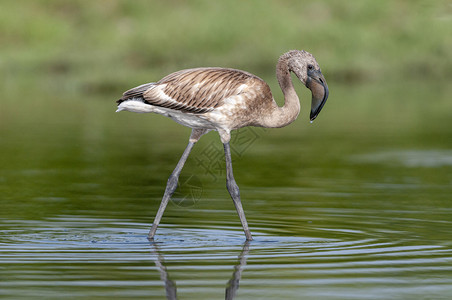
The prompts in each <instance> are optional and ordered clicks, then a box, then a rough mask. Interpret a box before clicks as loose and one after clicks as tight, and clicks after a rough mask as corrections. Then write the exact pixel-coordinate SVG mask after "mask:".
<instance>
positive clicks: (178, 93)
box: [116, 50, 328, 240]
mask: <svg viewBox="0 0 452 300" xmlns="http://www.w3.org/2000/svg"><path fill="white" fill-rule="evenodd" d="M290 72H293V73H294V74H295V75H296V76H297V77H298V79H299V80H300V81H301V82H302V83H303V84H304V85H305V86H306V87H307V88H309V89H310V90H311V93H312V102H311V114H310V119H311V122H312V121H313V120H314V119H315V118H316V117H317V115H318V114H319V113H320V110H321V109H322V107H323V106H324V105H325V102H326V100H327V98H328V85H327V84H326V81H325V78H324V77H323V75H322V72H321V71H320V67H319V65H318V63H317V61H316V60H315V58H314V56H313V55H312V54H310V53H308V52H306V51H304V50H302V51H299V50H291V51H289V52H287V53H285V54H283V55H282V56H281V57H280V58H279V60H278V64H277V65H276V77H277V78H278V83H279V86H280V87H281V90H282V92H283V94H284V99H285V103H284V105H283V106H282V107H279V106H278V105H277V104H276V102H275V100H274V98H273V96H272V93H271V91H270V88H269V86H268V85H267V83H265V81H263V80H262V79H260V78H259V77H257V76H255V75H253V74H250V73H248V72H245V71H241V70H235V69H227V68H196V69H187V70H181V71H178V72H175V73H172V74H169V75H168V76H166V77H164V78H162V79H161V80H159V81H157V82H151V83H146V84H143V85H140V86H138V87H135V88H133V89H130V90H128V91H126V92H125V93H124V94H123V96H122V97H121V99H119V100H118V101H117V104H118V109H117V110H116V111H117V112H119V111H122V110H126V111H130V112H136V113H157V114H161V115H164V116H166V117H169V118H171V119H173V120H174V121H176V122H177V123H179V124H181V125H184V126H187V127H190V128H192V132H191V135H190V139H189V142H188V145H187V148H186V149H185V151H184V153H183V154H182V157H181V158H180V160H179V162H178V164H177V166H176V168H175V169H174V171H173V173H172V174H171V175H170V177H169V179H168V183H167V185H166V189H165V193H164V195H163V199H162V202H161V203H160V207H159V209H158V211H157V215H156V217H155V220H154V223H153V224H152V227H151V229H150V231H149V235H148V238H149V239H153V238H154V235H155V232H156V230H157V227H158V225H159V223H160V220H161V218H162V215H163V212H164V211H165V208H166V206H167V204H168V201H169V199H170V198H171V196H172V195H173V193H174V191H175V190H176V187H177V183H178V179H179V174H180V173H181V170H182V168H183V166H184V164H185V162H186V160H187V158H188V155H189V154H190V152H191V150H192V148H193V146H194V144H195V143H196V142H197V141H198V140H199V139H200V138H201V136H202V135H204V134H206V133H207V132H209V131H211V130H216V131H218V133H219V135H220V139H221V142H222V143H223V147H224V153H225V158H226V187H227V189H228V191H229V194H230V195H231V198H232V200H233V202H234V205H235V208H236V210H237V213H238V215H239V218H240V222H241V223H242V226H243V230H244V232H245V236H246V239H247V240H252V239H253V238H252V236H251V232H250V230H249V228H248V223H247V221H246V218H245V213H244V211H243V208H242V203H241V200H240V192H239V187H238V185H237V183H236V182H235V179H234V175H233V172H232V163H231V149H230V146H229V141H230V139H231V130H234V129H239V128H242V127H245V126H259V127H269V128H279V127H284V126H286V125H288V124H290V123H292V122H293V121H294V120H295V119H296V118H297V116H298V114H299V112H300V102H299V99H298V96H297V94H296V92H295V89H294V87H293V83H292V79H291V76H290Z"/></svg>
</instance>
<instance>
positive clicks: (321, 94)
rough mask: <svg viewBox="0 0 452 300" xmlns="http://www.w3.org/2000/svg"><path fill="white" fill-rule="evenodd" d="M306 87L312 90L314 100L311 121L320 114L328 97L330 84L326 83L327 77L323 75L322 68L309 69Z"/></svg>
mask: <svg viewBox="0 0 452 300" xmlns="http://www.w3.org/2000/svg"><path fill="white" fill-rule="evenodd" d="M306 87H308V88H309V89H310V90H311V93H312V102H311V116H310V119H311V122H312V121H314V119H315V118H317V116H318V115H319V113H320V111H321V110H322V108H323V106H324V105H325V102H326V100H327V99H328V94H329V90H328V85H327V84H326V80H325V77H323V74H322V72H320V70H312V71H311V70H308V79H307V80H306Z"/></svg>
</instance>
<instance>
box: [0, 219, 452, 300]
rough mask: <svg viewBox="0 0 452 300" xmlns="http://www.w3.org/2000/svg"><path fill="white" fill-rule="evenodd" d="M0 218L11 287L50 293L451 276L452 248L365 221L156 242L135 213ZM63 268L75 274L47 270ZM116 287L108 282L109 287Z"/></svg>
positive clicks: (419, 281)
mask: <svg viewBox="0 0 452 300" xmlns="http://www.w3.org/2000/svg"><path fill="white" fill-rule="evenodd" d="M1 226H2V229H5V230H4V231H3V232H4V234H3V241H2V244H1V246H2V247H1V259H0V262H1V263H2V264H5V265H8V266H9V269H10V270H11V269H12V270H13V271H10V273H9V277H8V280H7V281H5V282H4V283H2V284H0V286H1V287H3V288H4V290H5V291H7V292H8V291H10V294H14V291H12V290H13V289H14V288H15V287H16V288H22V287H24V286H34V285H36V284H39V285H40V287H41V289H44V290H45V289H46V287H47V288H48V291H47V292H46V293H47V294H45V295H55V293H57V292H55V286H59V287H60V289H61V288H62V289H63V290H64V289H71V288H74V289H77V291H79V292H80V293H81V294H83V295H95V294H96V293H97V290H94V289H93V287H94V286H102V285H105V284H106V283H105V277H108V278H110V277H111V276H113V278H117V279H111V280H110V283H109V284H108V285H110V286H114V287H115V288H116V289H118V288H120V289H124V290H130V291H131V292H132V293H137V291H140V290H141V291H143V290H142V289H143V288H145V289H146V292H147V293H148V294H146V295H149V293H150V294H151V295H157V296H158V295H160V296H161V292H163V291H166V295H167V297H168V298H169V299H175V297H173V298H171V297H170V296H171V295H173V296H174V295H176V294H179V296H180V297H181V296H182V295H183V296H184V297H189V298H190V297H191V298H196V297H201V298H204V299H209V298H212V297H213V296H212V295H215V294H217V296H218V293H217V292H214V294H212V287H215V286H219V287H221V286H222V287H223V288H222V289H223V291H224V289H225V288H226V293H229V294H231V293H232V294H235V293H239V294H240V295H241V296H243V297H245V298H247V299H248V298H260V299H281V298H286V299H297V297H298V296H299V295H300V293H303V294H304V295H306V296H310V297H324V298H330V299H353V298H359V299H389V298H394V297H393V296H394V295H405V296H406V295H416V293H420V292H423V293H425V290H426V289H427V288H428V286H435V287H436V290H435V291H434V292H432V293H431V295H434V294H435V293H443V294H444V293H445V292H447V291H448V289H449V290H450V288H448V286H449V287H450V286H451V285H452V279H450V278H449V277H446V276H444V274H445V273H447V272H451V271H452V264H451V262H452V253H451V251H450V249H448V248H446V247H442V246H438V245H428V244H407V241H406V240H403V239H398V240H397V239H396V240H387V239H384V238H383V236H384V235H381V236H378V235H376V234H375V232H367V231H366V230H353V232H350V230H349V229H347V228H344V229H341V228H335V229H334V232H336V233H340V234H337V235H332V236H337V237H338V238H321V237H296V236H281V235H278V234H272V232H269V233H268V228H267V227H266V228H265V229H264V228H254V229H253V233H254V237H255V240H254V241H252V242H250V243H245V242H244V237H243V232H242V231H241V230H239V229H238V228H236V227H234V228H231V227H225V226H223V227H209V228H203V229H200V228H181V227H180V226H176V225H165V224H164V225H162V226H161V227H160V228H159V232H158V236H157V237H156V239H155V242H152V243H151V242H149V241H148V240H147V238H146V235H147V227H148V224H142V223H136V222H133V221H124V220H115V219H97V218H87V217H83V216H80V217H67V216H62V217H60V218H53V219H49V220H46V221H40V222H38V221H36V222H23V221H19V220H18V221H4V222H2V225H1ZM318 229H319V232H320V231H321V230H320V228H318ZM262 232H266V233H262ZM99 265H101V266H102V268H101V269H99ZM11 266H13V267H11ZM14 266H16V267H14ZM24 266H25V267H24ZM43 266H44V267H43ZM41 268H42V269H41ZM62 269H65V270H66V271H65V272H66V273H68V274H69V275H64V276H69V277H64V276H63V277H61V276H62V275H59V274H60V273H59V271H58V272H56V273H55V272H54V273H52V272H49V270H62ZM99 272H101V273H99ZM105 272H108V276H107V275H106V274H105ZM66 273H64V274H66ZM98 273H99V274H102V275H99V276H96V274H98ZM93 274H94V275H93ZM419 274H421V276H419ZM150 275H152V276H151V277H149V276H150ZM78 276H79V277H80V276H81V277H80V278H78ZM435 276H436V277H435ZM24 278H26V279H24ZM171 278H176V279H171ZM435 278H436V279H437V280H435ZM228 280H229V281H228ZM239 282H240V290H239V291H238V288H239V284H238V283H239ZM162 285H163V286H164V287H165V288H163V287H162ZM176 285H177V289H176ZM150 287H152V288H151V289H150V290H149V288H150ZM52 293H53V294H52ZM111 293H113V292H112V291H111V290H108V289H107V288H106V289H105V290H104V291H103V296H107V297H108V296H109V295H110V296H112V295H113V294H111ZM159 293H160V294H159ZM219 293H220V294H221V293H222V292H221V290H220V291H219ZM73 295H74V296H77V295H78V294H76V293H75V294H73ZM143 295H144V294H143ZM168 295H170V296H168ZM357 295H359V297H357ZM157 296H156V297H157Z"/></svg>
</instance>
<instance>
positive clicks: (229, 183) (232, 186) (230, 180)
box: [223, 142, 253, 241]
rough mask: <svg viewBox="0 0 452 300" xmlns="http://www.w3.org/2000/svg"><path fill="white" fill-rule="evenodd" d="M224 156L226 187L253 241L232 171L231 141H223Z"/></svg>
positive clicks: (243, 225) (247, 234)
mask: <svg viewBox="0 0 452 300" xmlns="http://www.w3.org/2000/svg"><path fill="white" fill-rule="evenodd" d="M223 146H224V156H225V158H226V187H227V188H228V191H229V194H230V195H231V198H232V201H234V205H235V209H236V210H237V214H238V215H239V218H240V222H241V223H242V227H243V231H244V232H245V236H246V240H247V241H251V240H253V237H252V236H251V232H250V230H249V228H248V222H247V221H246V218H245V212H244V211H243V207H242V202H241V201H240V191H239V186H238V185H237V183H236V182H235V179H234V174H233V172H232V160H231V148H230V146H229V142H226V143H223Z"/></svg>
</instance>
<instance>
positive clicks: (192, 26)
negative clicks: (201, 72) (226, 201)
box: [0, 0, 452, 216]
mask: <svg viewBox="0 0 452 300" xmlns="http://www.w3.org/2000/svg"><path fill="white" fill-rule="evenodd" d="M0 44H1V47H0V73H1V74H2V79H1V81H0V91H1V100H0V101H1V102H0V105H1V106H0V133H1V135H0V147H1V148H0V149H1V151H2V155H1V156H0V163H1V171H2V173H3V175H2V176H1V177H0V184H1V186H0V187H1V189H2V195H3V200H2V201H4V202H5V207H9V208H10V211H8V210H7V209H5V210H3V212H4V213H12V214H13V215H15V214H19V215H22V214H23V213H25V212H26V211H27V209H26V208H27V207H28V208H29V210H30V212H31V213H32V214H33V215H36V214H38V215H39V214H42V215H43V216H44V215H47V214H48V211H45V209H52V208H51V207H52V205H46V206H45V209H44V210H42V208H41V209H40V210H38V211H37V210H36V207H41V206H42V205H41V204H40V203H39V202H36V201H35V200H33V199H35V198H36V197H37V198H39V197H41V196H42V197H55V198H56V199H59V198H60V197H62V196H61V195H66V196H67V195H68V194H69V195H72V196H74V195H77V193H81V194H83V193H88V192H89V193H91V194H93V195H98V194H99V193H100V190H99V189H102V194H103V193H107V195H108V194H111V195H112V196H113V195H123V196H126V195H129V193H130V191H129V190H127V189H126V190H125V191H122V192H121V191H120V190H119V186H122V185H124V184H132V185H136V186H135V188H136V195H142V197H143V198H147V197H148V196H149V193H150V192H151V193H152V192H153V191H154V190H151V191H146V190H145V191H143V190H141V189H142V188H143V189H146V187H148V186H149V180H150V179H149V174H150V173H152V174H155V175H152V176H151V177H155V178H154V179H152V180H151V186H153V187H155V194H152V195H153V196H155V197H156V198H157V199H158V198H159V197H160V195H161V189H162V188H163V186H164V185H165V182H166V178H167V176H168V174H169V173H170V172H171V170H172V168H173V166H174V164H175V162H176V161H177V159H178V157H179V156H180V153H181V152H182V149H183V148H184V147H185V144H186V142H187V139H188V135H189V130H188V129H186V128H185V129H183V128H182V127H181V126H180V125H178V124H176V123H174V122H173V121H171V120H168V119H166V118H164V117H161V116H157V115H137V114H132V113H121V114H115V113H114V111H115V100H116V99H118V98H119V97H120V95H121V94H122V92H123V91H125V90H127V89H129V88H131V87H134V86H137V85H139V84H142V83H145V82H151V81H156V80H158V79H160V78H161V77H163V76H164V75H166V74H168V73H170V72H173V71H176V70H179V69H183V68H190V67H199V66H223V67H232V68H238V69H244V70H246V71H249V72H252V73H255V74H256V75H258V76H260V77H261V78H263V79H264V80H266V81H267V82H268V83H269V85H270V86H271V88H272V91H273V94H274V96H275V98H276V99H277V101H278V103H280V104H282V103H283V99H282V94H281V91H280V89H279V86H278V84H277V81H276V78H275V70H274V69H275V65H276V62H277V59H278V57H279V56H280V55H281V54H282V53H284V52H286V51H288V50H290V49H305V50H307V51H309V52H311V53H313V54H314V55H315V56H316V58H317V61H318V62H319V63H320V65H321V67H322V71H323V73H324V75H325V77H326V79H327V81H328V84H329V87H330V91H331V93H330V98H329V100H328V103H327V105H326V106H325V108H324V110H323V111H322V113H321V114H320V117H319V119H318V120H316V122H315V123H314V124H313V125H309V124H308V122H307V114H308V111H309V109H308V107H309V102H310V100H309V99H310V93H309V91H307V89H305V88H304V87H303V86H302V85H301V84H295V85H296V87H297V89H298V92H299V95H300V97H301V102H302V112H301V114H300V117H299V120H297V121H296V122H294V123H293V124H291V125H290V126H288V127H286V128H284V129H278V130H269V131H267V132H266V133H265V138H262V139H259V141H258V142H257V144H256V145H255V146H253V147H252V148H250V149H249V150H248V151H246V152H245V153H244V154H243V156H244V158H246V159H243V160H241V161H240V162H239V167H237V171H236V173H237V174H236V176H239V177H241V178H240V181H241V182H243V184H245V185H246V184H250V185H252V186H254V187H259V186H263V185H265V184H268V181H269V179H267V178H266V177H265V176H263V178H259V177H257V178H256V179H254V180H253V178H252V177H253V176H252V175H248V172H247V171H246V170H247V169H249V168H252V167H254V166H256V165H259V166H260V167H261V168H263V169H262V170H261V171H262V174H265V172H267V171H269V170H271V169H272V168H273V166H272V164H269V165H267V166H266V165H265V164H262V163H261V160H265V159H268V157H270V156H274V155H275V153H276V151H278V152H279V153H280V155H281V156H283V155H285V154H286V153H291V154H292V155H294V156H296V157H297V162H299V163H300V166H299V168H304V169H305V170H307V172H308V171H310V169H309V166H312V167H313V168H314V167H315V166H316V165H323V166H325V167H328V168H331V169H332V168H334V165H335V162H337V161H338V160H339V161H340V160H344V159H348V158H347V157H348V156H349V155H352V154H361V153H367V152H372V151H381V150H393V149H415V150H416V149H418V150H419V149H420V150H423V149H427V150H428V149H439V150H442V149H449V147H450V145H451V144H452V142H451V141H452V129H451V126H449V124H450V119H451V117H452V101H451V97H450V94H451V93H452V85H451V84H450V82H451V78H452V51H451V50H452V5H451V3H450V1H370V0H369V1H227V2H223V1H221V2H220V1H189V2H188V1H2V2H1V10H0ZM203 140H206V141H203V142H202V143H204V144H203V145H204V146H201V147H200V149H198V150H196V149H195V152H194V153H195V154H193V155H196V151H198V154H199V152H201V150H202V148H203V147H205V145H207V144H208V143H209V142H211V141H215V142H217V141H218V137H217V136H216V135H215V134H214V133H211V134H209V135H207V136H206V137H205V138H203ZM257 154H260V155H261V156H259V157H257V156H256V155H257ZM253 158H254V160H253ZM191 164H192V165H191V167H190V162H189V163H188V167H187V168H192V169H191V170H192V171H193V172H194V173H196V172H199V168H198V170H197V169H196V168H195V165H196V162H194V161H192V162H191ZM275 164H276V165H277V167H276V169H277V170H275V168H274V169H273V170H272V172H279V173H280V174H281V177H280V178H281V179H280V180H281V182H282V183H287V184H288V185H290V184H291V182H290V179H286V180H289V182H285V181H284V179H283V178H287V177H288V176H286V175H288V174H289V175H290V174H294V173H296V172H298V171H297V170H296V169H298V167H297V168H295V169H294V168H293V165H292V164H290V162H287V161H284V160H283V159H279V160H278V161H277V162H275ZM128 166H135V167H137V166H140V167H142V169H140V171H139V172H141V173H139V174H136V173H137V170H136V169H133V170H132V169H130V170H128V169H127V167H128ZM193 168H195V169H193ZM266 168H267V169H266ZM311 171H312V170H311ZM61 172H66V173H65V174H63V175H62V173H61ZM279 173H278V174H279ZM240 174H246V175H242V176H241V175H240ZM204 175H205V174H204ZM200 176H203V175H202V174H201V175H200ZM254 176H257V175H256V174H255V175H254ZM289 177H290V176H289ZM447 180H448V179H447ZM77 182H78V184H79V185H76V186H74V184H77ZM207 182H208V184H209V185H213V187H215V183H214V182H213V183H212V182H209V181H207ZM272 183H274V184H275V185H277V184H280V182H278V181H277V182H274V181H272ZM292 184H297V183H292ZM99 185H102V188H99ZM217 186H218V187H220V186H221V187H223V183H222V182H221V185H220V184H219V183H217ZM149 189H151V188H150V187H149ZM226 195H227V194H226ZM46 199H48V198H46ZM157 199H156V201H157ZM18 200H19V201H20V202H19V203H20V205H18V202H17V201H18ZM79 201H80V200H79V199H77V202H79ZM59 205H60V206H61V205H62V204H61V203H59ZM73 205H77V204H71V205H69V206H68V207H67V208H68V209H69V210H70V209H71V208H72V206H73ZM155 205H156V204H155ZM60 206H57V207H58V208H61V207H60Z"/></svg>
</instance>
